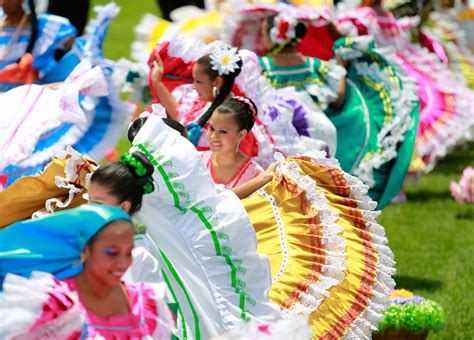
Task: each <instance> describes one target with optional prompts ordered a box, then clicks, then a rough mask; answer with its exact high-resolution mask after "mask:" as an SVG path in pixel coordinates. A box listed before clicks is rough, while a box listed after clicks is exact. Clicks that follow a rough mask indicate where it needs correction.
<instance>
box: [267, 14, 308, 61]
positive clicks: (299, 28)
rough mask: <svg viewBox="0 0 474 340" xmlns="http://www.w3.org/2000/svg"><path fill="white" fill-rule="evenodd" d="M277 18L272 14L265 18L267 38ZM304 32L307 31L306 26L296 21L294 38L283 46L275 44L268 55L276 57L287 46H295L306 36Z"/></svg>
mask: <svg viewBox="0 0 474 340" xmlns="http://www.w3.org/2000/svg"><path fill="white" fill-rule="evenodd" d="M277 16H278V15H277V14H274V15H271V16H269V17H267V32H266V33H267V35H268V36H269V37H271V35H270V31H271V29H272V28H273V27H274V26H275V18H276V17H277ZM306 31H307V27H306V25H305V24H304V23H302V22H301V21H298V23H297V24H296V26H295V37H294V38H293V39H290V40H288V41H287V42H286V43H284V44H278V43H276V42H275V43H276V45H275V46H274V47H273V48H272V49H271V50H270V51H269V52H268V53H269V54H273V55H276V54H279V53H280V52H282V51H284V50H285V49H286V48H287V47H289V46H295V45H297V44H298V43H299V42H300V41H301V39H303V37H304V36H305V35H306ZM270 40H271V38H270ZM273 42H274V41H273Z"/></svg>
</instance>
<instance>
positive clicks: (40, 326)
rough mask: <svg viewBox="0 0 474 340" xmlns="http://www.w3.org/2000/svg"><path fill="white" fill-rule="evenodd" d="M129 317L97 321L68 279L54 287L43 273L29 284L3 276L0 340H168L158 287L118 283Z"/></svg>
mask: <svg viewBox="0 0 474 340" xmlns="http://www.w3.org/2000/svg"><path fill="white" fill-rule="evenodd" d="M123 284H124V285H125V289H126V290H127V294H128V299H129V310H130V312H129V313H127V314H125V315H114V316H110V317H106V318H103V317H99V316H97V315H94V314H92V313H90V312H88V311H87V310H86V309H85V308H84V306H83V305H82V303H81V301H80V297H79V298H78V294H77V287H76V283H75V279H74V278H70V279H67V280H64V281H58V280H57V279H56V278H54V277H53V276H52V275H51V274H49V273H43V272H33V273H32V275H31V277H30V278H24V277H22V276H18V275H14V274H8V275H7V276H6V277H5V281H4V283H3V292H2V299H0V319H1V320H2V322H1V323H0V334H1V336H0V338H2V339H4V338H11V337H13V338H15V339H16V338H17V337H18V339H20V338H21V339H36V340H47V339H48V340H49V339H67V340H76V339H81V340H82V339H106V340H108V339H110V340H112V339H113V340H122V339H123V340H125V339H163V340H164V339H170V338H171V335H172V334H171V330H172V328H174V324H175V322H174V317H173V315H172V313H171V311H170V310H169V308H168V306H167V304H166V303H165V301H164V300H163V298H164V295H165V287H164V286H163V285H159V284H157V285H148V284H144V283H140V284H129V283H125V282H123Z"/></svg>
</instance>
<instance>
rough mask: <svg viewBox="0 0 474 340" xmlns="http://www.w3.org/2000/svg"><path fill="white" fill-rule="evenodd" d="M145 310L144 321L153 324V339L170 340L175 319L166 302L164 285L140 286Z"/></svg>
mask: <svg viewBox="0 0 474 340" xmlns="http://www.w3.org/2000/svg"><path fill="white" fill-rule="evenodd" d="M140 285H141V287H140V288H141V290H142V294H143V302H144V308H145V320H146V322H147V323H149V322H150V324H154V325H155V326H154V330H153V332H152V333H151V334H152V337H153V339H171V336H172V330H173V328H174V326H175V318H174V316H173V313H171V310H170V309H169V307H168V305H167V303H166V301H165V294H166V286H165V285H164V284H156V283H155V284H144V283H142V284H140Z"/></svg>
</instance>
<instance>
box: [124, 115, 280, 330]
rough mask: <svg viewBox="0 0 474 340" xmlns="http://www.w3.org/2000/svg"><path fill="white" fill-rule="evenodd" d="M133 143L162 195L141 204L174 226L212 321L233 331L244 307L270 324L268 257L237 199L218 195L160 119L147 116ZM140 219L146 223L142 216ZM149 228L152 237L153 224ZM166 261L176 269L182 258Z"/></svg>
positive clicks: (187, 147)
mask: <svg viewBox="0 0 474 340" xmlns="http://www.w3.org/2000/svg"><path fill="white" fill-rule="evenodd" d="M133 142H134V145H135V147H138V148H139V149H142V151H143V147H145V148H146V150H147V153H150V154H151V156H152V157H153V158H154V159H155V163H156V164H155V173H154V174H153V177H154V181H155V183H156V184H158V185H159V186H160V190H158V191H155V192H153V193H152V194H150V195H147V197H145V199H146V200H147V202H148V203H150V204H152V203H153V206H156V209H157V210H159V211H160V212H161V214H162V215H163V216H165V218H168V219H169V220H170V221H172V223H173V225H174V226H175V228H176V229H175V232H176V233H179V234H180V235H181V237H180V238H181V240H183V241H184V242H186V245H187V247H188V249H189V251H190V252H191V253H192V255H193V257H194V261H196V266H198V267H199V268H200V270H201V271H202V274H203V276H204V277H205V280H206V282H203V283H202V285H201V286H203V287H207V289H209V290H210V292H211V293H212V296H213V302H212V305H213V306H215V308H217V310H218V312H219V314H220V320H215V322H217V323H220V324H221V325H222V327H223V329H225V330H229V329H231V328H232V326H233V325H234V324H235V323H236V322H237V321H238V320H240V319H241V318H242V315H243V310H242V308H245V310H246V311H249V312H247V316H248V317H250V318H253V317H254V318H256V319H262V318H263V320H265V319H267V320H268V319H274V318H275V317H276V315H278V314H279V313H278V311H277V308H276V306H275V305H273V304H271V303H270V302H269V301H268V296H267V292H266V290H267V289H268V287H269V286H270V285H271V277H270V268H269V264H268V258H266V257H265V256H261V255H258V254H257V253H256V247H257V240H256V236H255V231H254V230H253V227H252V225H251V224H250V221H249V219H248V216H247V215H246V213H245V210H244V208H243V206H241V205H240V204H239V201H238V198H237V197H236V196H235V195H234V194H233V193H232V192H230V191H224V192H222V193H218V192H217V188H216V187H215V185H214V184H213V182H212V180H211V178H210V176H209V174H208V171H207V170H206V169H205V166H204V164H203V163H202V161H201V159H200V157H199V155H198V152H197V151H196V150H195V148H194V147H193V145H192V144H191V143H189V141H187V140H185V139H184V138H182V137H181V136H180V135H179V134H178V133H177V132H176V131H174V130H172V129H171V128H169V127H168V126H166V125H165V124H164V122H163V121H162V120H161V119H160V118H158V117H156V116H150V117H149V118H148V120H147V122H146V123H145V125H144V126H143V127H142V129H141V130H140V132H139V134H138V135H137V137H136V138H135V140H134V141H133ZM138 143H140V145H142V147H140V146H137V145H138ZM149 157H150V155H149ZM145 203H146V202H145ZM142 210H143V209H142ZM231 210H232V211H231ZM140 214H141V216H142V219H143V221H145V218H146V215H145V214H142V212H141V213H140ZM178 221H180V222H179V223H178ZM145 222H146V221H145ZM148 228H149V230H150V234H152V231H153V230H152V229H153V227H152V225H150V224H149V225H148ZM154 228H159V225H158V226H155V227H154ZM158 231H159V229H156V230H155V231H153V232H156V233H155V235H158ZM213 235H215V236H213ZM157 237H158V236H157ZM155 242H156V240H155ZM157 245H158V247H159V246H160V245H159V244H158V242H157ZM217 248H218V249H220V251H217V250H216V249H217ZM167 256H170V255H169V254H168V255H167ZM170 261H171V262H172V263H173V265H175V266H176V267H178V266H177V264H178V263H179V261H180V259H179V258H171V257H170ZM233 275H234V276H235V277H234V279H232V276H233ZM195 279H196V278H195ZM184 283H185V284H186V282H184ZM196 296H199V294H197V295H196ZM242 299H243V300H244V302H243V304H242ZM183 303H185V302H183ZM194 303H197V304H199V301H194ZM205 303H207V302H205ZM250 314H253V315H254V316H253V317H252V316H251V315H250Z"/></svg>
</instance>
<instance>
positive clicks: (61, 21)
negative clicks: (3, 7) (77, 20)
mask: <svg viewBox="0 0 474 340" xmlns="http://www.w3.org/2000/svg"><path fill="white" fill-rule="evenodd" d="M3 16H4V14H3V12H2V13H0V20H2V19H3ZM76 34H77V31H76V29H75V28H74V26H72V25H71V24H70V23H69V21H68V20H67V19H65V18H62V17H58V16H55V15H50V14H41V15H39V16H38V38H37V40H36V42H35V47H34V48H33V51H32V56H33V58H34V62H33V68H34V69H35V70H37V71H38V72H39V76H40V77H43V76H44V75H45V74H47V73H48V72H49V71H51V70H52V69H53V68H54V67H55V65H56V64H57V61H56V60H55V59H54V53H55V52H56V50H58V49H61V48H62V47H64V46H63V44H64V42H66V41H67V40H69V39H72V38H74V37H75V36H76ZM30 36H31V27H30V26H28V27H25V28H23V29H21V30H19V29H17V28H8V27H5V28H3V34H2V35H1V36H0V56H1V60H0V70H3V69H5V68H6V67H7V66H9V65H12V64H15V63H16V62H18V60H20V59H21V58H22V57H23V55H24V54H25V53H26V48H27V46H28V43H29V41H30ZM11 80H13V79H11ZM17 85H18V83H17V82H16V81H14V80H13V82H9V81H8V79H2V82H1V83H0V92H4V91H7V90H9V89H11V88H12V87H14V86H17Z"/></svg>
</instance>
